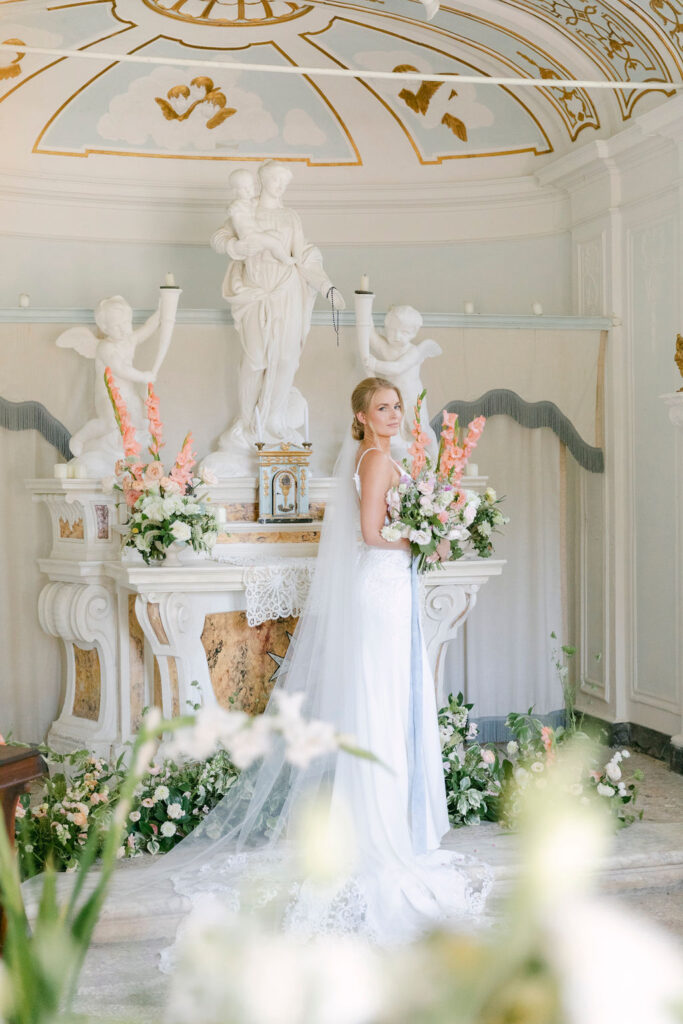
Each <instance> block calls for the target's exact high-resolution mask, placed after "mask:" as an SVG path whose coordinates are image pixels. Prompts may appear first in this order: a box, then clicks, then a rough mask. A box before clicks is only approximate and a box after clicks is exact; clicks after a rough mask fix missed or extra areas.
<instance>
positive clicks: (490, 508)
mask: <svg viewBox="0 0 683 1024" xmlns="http://www.w3.org/2000/svg"><path fill="white" fill-rule="evenodd" d="M425 394H426V392H425V391H423V392H422V394H421V395H420V396H419V397H418V399H417V404H416V406H415V419H414V421H413V437H414V439H415V440H414V443H413V444H412V445H411V447H410V449H409V452H410V454H411V455H412V464H411V465H410V466H408V465H407V460H406V461H405V462H404V465H405V466H406V472H405V473H403V474H402V475H401V479H400V480H399V482H398V484H396V485H395V486H394V487H392V488H390V490H389V491H388V493H387V507H388V510H389V519H390V522H389V523H388V524H387V525H386V526H384V527H383V528H382V536H383V537H384V539H385V540H388V541H396V540H400V539H401V538H402V537H407V538H408V540H409V541H410V549H411V552H412V554H413V556H414V557H415V558H417V559H418V569H419V570H420V571H423V570H425V569H431V568H433V567H434V566H436V565H437V564H438V563H439V562H440V561H441V562H443V561H446V560H448V559H457V558H462V556H463V555H464V554H465V551H466V549H467V547H468V546H471V547H472V548H473V549H474V550H475V551H476V552H477V554H478V555H480V556H481V557H483V558H487V557H488V556H489V555H490V554H491V553H492V551H493V545H492V543H491V539H490V538H491V534H492V532H494V531H495V530H497V528H498V527H499V526H502V525H504V524H505V523H506V522H507V521H508V520H507V519H506V517H505V516H504V515H503V514H502V512H501V511H500V509H499V508H498V505H499V504H500V502H501V500H502V499H501V498H498V497H497V496H496V492H495V491H494V490H493V489H492V488H487V490H486V491H485V492H484V494H483V496H482V495H479V494H476V493H475V492H474V491H467V490H465V489H464V488H461V487H460V480H461V479H462V475H463V473H464V470H465V464H466V462H467V460H468V458H469V457H470V455H471V454H472V452H473V451H474V449H475V448H476V445H477V442H478V440H479V438H480V437H481V434H482V431H483V429H484V424H485V423H486V420H485V419H484V417H483V416H478V417H477V418H476V419H474V420H472V422H471V423H470V424H469V426H468V428H467V434H466V436H465V439H464V441H463V443H462V444H461V445H460V444H458V443H457V441H456V432H457V430H458V417H457V414H456V413H449V412H445V411H444V413H443V426H442V430H441V441H440V444H439V451H438V455H437V458H436V462H434V461H433V460H432V459H431V458H430V456H429V455H428V454H427V450H426V446H427V443H428V441H429V438H428V437H427V435H426V434H424V433H423V432H422V429H421V427H420V409H421V406H422V402H423V400H424V396H425Z"/></svg>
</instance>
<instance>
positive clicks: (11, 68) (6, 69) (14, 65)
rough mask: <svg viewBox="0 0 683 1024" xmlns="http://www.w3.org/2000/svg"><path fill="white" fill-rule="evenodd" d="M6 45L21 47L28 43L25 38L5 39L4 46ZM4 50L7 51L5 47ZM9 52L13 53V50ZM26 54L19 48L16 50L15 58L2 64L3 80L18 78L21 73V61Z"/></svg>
mask: <svg viewBox="0 0 683 1024" xmlns="http://www.w3.org/2000/svg"><path fill="white" fill-rule="evenodd" d="M4 46H8V47H9V46H17V47H19V46H26V43H25V42H24V41H23V39H3V47H4ZM2 52H3V53H4V52H5V51H4V49H3V51H2ZM8 52H9V53H11V52H12V51H11V50H9V51H8ZM25 56H26V54H25V53H22V51H21V50H19V49H18V50H17V52H16V56H15V57H14V59H13V60H11V61H10V62H9V64H0V81H2V79H3V78H16V77H17V76H18V75H20V74H21V62H22V60H23V59H24V57H25Z"/></svg>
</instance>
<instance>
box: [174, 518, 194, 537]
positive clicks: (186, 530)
mask: <svg viewBox="0 0 683 1024" xmlns="http://www.w3.org/2000/svg"><path fill="white" fill-rule="evenodd" d="M171 533H172V534H173V536H174V537H175V539H176V540H189V539H190V537H191V536H192V530H191V529H190V527H189V526H188V525H187V523H183V522H181V521H180V520H179V519H178V520H177V521H176V522H175V523H174V524H173V526H172V527H171Z"/></svg>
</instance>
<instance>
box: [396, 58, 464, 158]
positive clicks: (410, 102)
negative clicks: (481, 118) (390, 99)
mask: <svg viewBox="0 0 683 1024" xmlns="http://www.w3.org/2000/svg"><path fill="white" fill-rule="evenodd" d="M404 71H415V72H417V73H418V74H419V71H418V69H417V68H415V67H413V65H412V64H397V65H396V67H395V68H394V73H395V74H396V73H399V74H400V73H401V72H404ZM442 85H444V82H430V81H429V80H428V79H425V81H424V82H421V83H420V88H419V89H418V90H417V92H411V90H410V89H401V91H400V93H399V94H398V98H399V99H400V100H403V102H404V103H405V104H406V106H408V107H410V109H411V110H413V111H414V112H415V113H416V114H422V115H424V114H426V113H427V111H428V110H429V104H430V103H431V102H432V98H433V96H434V94H435V93H436V92H438V90H439V89H440V88H441V86H442ZM457 95H458V93H457V90H455V89H451V91H450V94H449V97H448V99H449V101H450V100H452V99H453V97H454V96H457ZM441 124H443V125H445V127H446V128H449V129H450V130H451V131H452V132H453V134H454V135H455V136H456V138H458V139H460V141H461V142H467V126H466V124H465V122H464V121H461V120H460V118H459V117H455V116H454V115H453V114H451V113H449V112H448V111H446V112H445V113H444V115H443V117H442V118H441Z"/></svg>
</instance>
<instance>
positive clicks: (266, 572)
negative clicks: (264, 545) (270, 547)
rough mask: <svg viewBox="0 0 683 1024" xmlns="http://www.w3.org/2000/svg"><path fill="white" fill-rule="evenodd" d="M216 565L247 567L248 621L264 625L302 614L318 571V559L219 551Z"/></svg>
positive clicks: (245, 583) (245, 585) (214, 555)
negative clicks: (272, 620) (271, 621)
mask: <svg viewBox="0 0 683 1024" xmlns="http://www.w3.org/2000/svg"><path fill="white" fill-rule="evenodd" d="M213 559H214V561H216V562H228V563H230V564H231V565H243V566H244V567H245V569H244V590H245V595H246V604H247V622H248V623H249V625H250V626H260V625H261V623H262V622H267V621H268V620H269V619H287V618H289V617H290V616H291V615H299V614H300V613H301V611H302V610H303V607H304V605H305V603H306V598H307V597H308V591H309V589H310V586H311V580H312V579H313V573H314V571H315V563H316V559H315V558H302V557H298V558H297V557H293V558H278V559H277V560H274V559H273V556H272V555H266V554H265V553H264V554H263V555H262V556H258V555H243V556H239V555H234V554H229V553H228V552H225V553H224V552H222V551H216V549H215V548H214V551H213Z"/></svg>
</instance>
